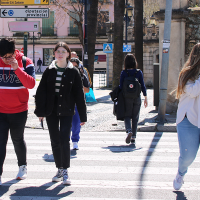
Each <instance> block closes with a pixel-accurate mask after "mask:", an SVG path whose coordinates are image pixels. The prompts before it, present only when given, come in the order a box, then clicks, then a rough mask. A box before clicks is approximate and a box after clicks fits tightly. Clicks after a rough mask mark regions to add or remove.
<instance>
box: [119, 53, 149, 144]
mask: <svg viewBox="0 0 200 200" xmlns="http://www.w3.org/2000/svg"><path fill="white" fill-rule="evenodd" d="M124 68H125V70H123V71H122V72H121V75H120V85H119V87H120V89H123V83H124V79H125V78H126V77H128V76H129V75H130V76H134V74H135V73H136V70H137V61H136V58H135V56H134V55H133V54H127V55H126V57H125V60H124ZM127 72H128V73H127ZM135 77H136V78H137V79H138V80H139V83H140V84H141V90H142V93H143V95H144V106H145V108H146V107H147V105H148V102H147V92H146V87H145V84H144V79H143V73H142V71H141V70H137V73H136V74H135ZM140 107H141V97H140V96H139V97H138V98H135V99H128V98H126V99H125V113H124V124H125V128H126V133H127V137H126V143H127V144H129V143H130V142H131V143H135V138H136V133H137V123H138V119H139V113H140ZM131 120H132V127H131Z"/></svg>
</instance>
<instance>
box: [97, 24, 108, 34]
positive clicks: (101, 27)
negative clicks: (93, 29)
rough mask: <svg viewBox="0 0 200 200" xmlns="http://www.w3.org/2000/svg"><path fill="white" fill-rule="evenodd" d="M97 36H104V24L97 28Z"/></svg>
mask: <svg viewBox="0 0 200 200" xmlns="http://www.w3.org/2000/svg"><path fill="white" fill-rule="evenodd" d="M97 36H106V24H103V25H98V26H97Z"/></svg>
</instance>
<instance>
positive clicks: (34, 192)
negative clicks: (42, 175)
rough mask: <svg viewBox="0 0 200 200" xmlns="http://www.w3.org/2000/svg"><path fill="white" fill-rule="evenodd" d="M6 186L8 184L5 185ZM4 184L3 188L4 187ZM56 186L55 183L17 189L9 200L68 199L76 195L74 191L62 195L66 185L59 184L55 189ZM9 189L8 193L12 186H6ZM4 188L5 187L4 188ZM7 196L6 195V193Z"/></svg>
mask: <svg viewBox="0 0 200 200" xmlns="http://www.w3.org/2000/svg"><path fill="white" fill-rule="evenodd" d="M4 184H5V185H6V184H8V182H6V183H4ZM4 184H3V185H2V186H4ZM13 184H14V183H13ZM54 184H56V183H53V182H49V183H46V184H44V185H41V186H39V187H34V186H31V187H26V188H20V189H15V190H14V191H13V192H14V193H13V194H10V195H9V199H11V200H12V199H16V197H27V199H28V197H31V196H32V197H39V198H41V197H45V198H46V197H49V198H50V199H52V198H53V197H54V198H60V197H66V196H69V195H71V194H73V193H74V191H67V192H64V193H61V194H59V193H60V191H61V190H63V188H65V187H66V186H67V185H66V186H65V185H62V184H59V185H57V186H55V187H52V186H53V185H54ZM11 186H12V185H11ZM5 187H6V188H7V191H9V190H10V189H9V187H10V186H5ZM3 188H4V187H3ZM4 195H5V196H6V194H5V193H4Z"/></svg>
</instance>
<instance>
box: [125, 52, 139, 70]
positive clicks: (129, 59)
mask: <svg viewBox="0 0 200 200" xmlns="http://www.w3.org/2000/svg"><path fill="white" fill-rule="evenodd" d="M124 68H125V69H130V68H133V69H137V60H136V58H135V56H134V55H133V54H131V53H129V54H127V55H126V57H125V59H124Z"/></svg>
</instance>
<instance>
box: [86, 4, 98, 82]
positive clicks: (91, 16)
mask: <svg viewBox="0 0 200 200" xmlns="http://www.w3.org/2000/svg"><path fill="white" fill-rule="evenodd" d="M97 13H98V0H92V1H90V10H89V12H88V32H87V33H88V34H87V35H88V71H89V73H90V76H91V79H92V82H93V71H94V55H95V43H96V34H94V33H95V32H96V28H97Z"/></svg>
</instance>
